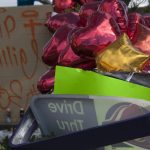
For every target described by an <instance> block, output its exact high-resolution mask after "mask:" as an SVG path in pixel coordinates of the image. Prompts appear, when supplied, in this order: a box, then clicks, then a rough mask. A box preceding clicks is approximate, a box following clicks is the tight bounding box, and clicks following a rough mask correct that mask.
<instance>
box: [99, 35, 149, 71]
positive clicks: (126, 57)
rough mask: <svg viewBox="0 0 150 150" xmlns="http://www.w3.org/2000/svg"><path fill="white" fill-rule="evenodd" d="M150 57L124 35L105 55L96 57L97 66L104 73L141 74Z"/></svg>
mask: <svg viewBox="0 0 150 150" xmlns="http://www.w3.org/2000/svg"><path fill="white" fill-rule="evenodd" d="M148 59H149V55H146V54H144V53H141V52H139V51H137V49H136V48H134V47H133V46H132V44H131V42H130V40H129V38H128V36H127V35H126V34H125V33H124V34H123V35H121V36H120V38H119V39H118V40H116V41H115V42H114V43H112V44H111V45H109V46H108V47H107V48H106V49H105V50H104V52H103V53H99V54H98V55H97V57H96V64H97V67H98V68H99V69H100V70H103V71H108V72H112V71H126V72H141V71H142V66H143V64H144V63H145V62H146V61H147V60H148Z"/></svg>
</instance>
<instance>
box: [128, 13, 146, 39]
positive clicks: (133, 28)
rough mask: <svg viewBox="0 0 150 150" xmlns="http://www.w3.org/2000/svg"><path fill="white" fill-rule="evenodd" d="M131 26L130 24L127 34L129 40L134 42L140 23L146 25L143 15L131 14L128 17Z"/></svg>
mask: <svg viewBox="0 0 150 150" xmlns="http://www.w3.org/2000/svg"><path fill="white" fill-rule="evenodd" d="M128 19H129V24H128V30H127V34H128V36H129V38H130V39H131V40H132V38H133V36H134V34H136V32H137V25H138V24H139V23H141V24H143V25H145V20H144V18H143V16H142V15H140V14H139V13H131V14H129V15H128Z"/></svg>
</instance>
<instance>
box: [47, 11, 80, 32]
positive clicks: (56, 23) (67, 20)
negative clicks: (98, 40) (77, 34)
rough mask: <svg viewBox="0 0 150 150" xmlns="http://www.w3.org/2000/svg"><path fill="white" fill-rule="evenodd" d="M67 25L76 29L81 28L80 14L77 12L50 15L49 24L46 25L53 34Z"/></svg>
mask: <svg viewBox="0 0 150 150" xmlns="http://www.w3.org/2000/svg"><path fill="white" fill-rule="evenodd" d="M67 24H71V25H72V26H75V27H76V26H81V25H82V24H81V23H80V17H79V14H78V13H76V12H70V13H61V14H56V15H54V16H52V15H51V14H50V15H49V18H48V20H47V22H46V23H45V25H46V26H47V27H48V29H49V30H50V31H52V32H54V31H56V30H57V29H58V28H60V27H61V26H64V25H67Z"/></svg>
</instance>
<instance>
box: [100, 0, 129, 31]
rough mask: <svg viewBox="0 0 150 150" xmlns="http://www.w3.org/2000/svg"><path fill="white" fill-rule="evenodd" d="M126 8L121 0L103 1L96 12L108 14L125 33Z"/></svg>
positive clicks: (126, 23)
mask: <svg viewBox="0 0 150 150" xmlns="http://www.w3.org/2000/svg"><path fill="white" fill-rule="evenodd" d="M126 9H127V8H125V4H124V3H123V2H122V1H121V0H103V1H102V3H101V4H100V5H99V8H98V10H101V11H104V12H107V13H109V14H110V15H111V16H112V17H114V19H115V20H116V22H117V23H118V25H119V27H120V29H121V31H122V32H126V31H127V26H128V16H127V10H126Z"/></svg>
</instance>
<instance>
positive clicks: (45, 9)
mask: <svg viewBox="0 0 150 150" xmlns="http://www.w3.org/2000/svg"><path fill="white" fill-rule="evenodd" d="M51 11H52V6H51V5H45V6H27V7H8V8H0V123H3V122H5V114H6V109H8V108H10V110H11V119H12V122H18V120H19V110H20V108H24V109H25V110H26V109H27V107H28V105H29V102H30V99H31V97H32V96H33V95H37V94H39V92H38V90H37V81H38V79H39V77H40V76H41V75H42V74H43V73H45V72H46V71H47V69H48V66H46V65H44V64H43V62H42V60H41V53H42V49H43V47H44V45H45V44H46V43H47V41H48V40H49V39H50V37H51V34H50V33H49V31H48V29H47V28H46V27H45V26H44V23H45V21H46V19H47V15H48V13H49V12H51Z"/></svg>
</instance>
